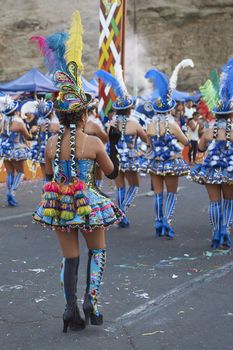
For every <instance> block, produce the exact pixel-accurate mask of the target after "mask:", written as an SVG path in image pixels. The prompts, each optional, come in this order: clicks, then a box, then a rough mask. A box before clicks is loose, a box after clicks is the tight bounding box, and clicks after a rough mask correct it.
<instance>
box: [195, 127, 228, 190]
mask: <svg viewBox="0 0 233 350" xmlns="http://www.w3.org/2000/svg"><path fill="white" fill-rule="evenodd" d="M218 127H219V128H226V121H218ZM190 178H191V179H192V180H193V181H195V182H198V183H199V184H202V185H203V184H224V183H225V184H233V142H231V141H226V140H216V139H213V140H212V141H211V142H210V143H209V145H208V147H207V151H206V157H205V159H204V161H203V163H202V164H197V165H196V166H194V167H193V169H192V171H191V172H190Z"/></svg>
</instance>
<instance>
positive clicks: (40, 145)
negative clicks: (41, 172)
mask: <svg viewBox="0 0 233 350" xmlns="http://www.w3.org/2000/svg"><path fill="white" fill-rule="evenodd" d="M55 122H57V123H58V120H57V118H56V121H55ZM46 123H47V128H49V125H50V120H49V119H48V118H46V119H45V118H39V120H38V126H39V127H40V126H42V125H46ZM52 135H54V133H53V132H51V131H49V130H48V131H39V132H38V134H37V136H36V140H35V141H33V142H32V146H31V150H30V159H31V160H32V161H33V162H37V163H40V164H45V148H46V145H47V142H48V139H49V138H50V137H51V136H52Z"/></svg>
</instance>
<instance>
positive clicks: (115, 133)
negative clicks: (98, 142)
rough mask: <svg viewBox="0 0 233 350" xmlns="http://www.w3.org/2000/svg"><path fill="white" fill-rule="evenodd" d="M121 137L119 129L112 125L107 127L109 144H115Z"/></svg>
mask: <svg viewBox="0 0 233 350" xmlns="http://www.w3.org/2000/svg"><path fill="white" fill-rule="evenodd" d="M120 138H121V132H120V130H119V129H117V128H115V127H114V126H110V129H109V142H110V145H111V144H113V145H116V144H117V142H118V141H119V140H120Z"/></svg>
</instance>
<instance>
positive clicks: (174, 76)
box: [169, 58, 194, 90]
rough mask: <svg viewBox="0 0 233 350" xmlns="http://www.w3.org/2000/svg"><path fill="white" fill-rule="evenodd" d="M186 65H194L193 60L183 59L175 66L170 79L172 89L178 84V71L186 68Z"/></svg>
mask: <svg viewBox="0 0 233 350" xmlns="http://www.w3.org/2000/svg"><path fill="white" fill-rule="evenodd" d="M186 67H192V68H193V67H194V63H193V60H191V59H189V58H187V59H185V60H183V61H181V62H180V63H179V64H177V66H176V67H175V69H174V71H173V73H172V75H171V78H170V80H169V88H170V89H171V90H174V89H175V88H176V85H177V79H178V73H179V71H180V69H181V68H186Z"/></svg>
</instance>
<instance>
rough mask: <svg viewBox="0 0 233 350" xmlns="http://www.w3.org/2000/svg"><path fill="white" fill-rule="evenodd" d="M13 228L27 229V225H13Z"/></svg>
mask: <svg viewBox="0 0 233 350" xmlns="http://www.w3.org/2000/svg"><path fill="white" fill-rule="evenodd" d="M14 227H18V228H27V227H28V225H23V224H14Z"/></svg>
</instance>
